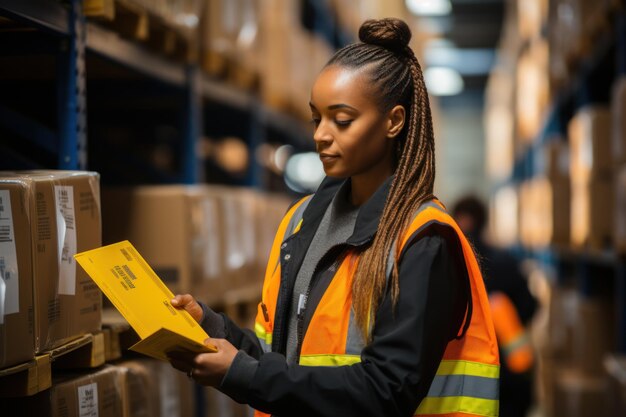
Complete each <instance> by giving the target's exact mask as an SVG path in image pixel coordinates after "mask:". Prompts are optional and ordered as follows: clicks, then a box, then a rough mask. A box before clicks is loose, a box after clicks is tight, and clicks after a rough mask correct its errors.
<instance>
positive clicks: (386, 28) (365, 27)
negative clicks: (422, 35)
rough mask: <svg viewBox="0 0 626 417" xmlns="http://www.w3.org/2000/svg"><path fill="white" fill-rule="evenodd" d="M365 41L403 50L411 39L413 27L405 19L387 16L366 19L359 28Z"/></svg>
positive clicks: (396, 50)
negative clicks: (410, 27)
mask: <svg viewBox="0 0 626 417" xmlns="http://www.w3.org/2000/svg"><path fill="white" fill-rule="evenodd" d="M359 39H360V40H361V42H363V43H368V44H371V45H378V46H382V47H383V48H386V49H389V50H391V51H394V52H403V51H404V50H405V48H406V47H407V46H409V41H410V40H411V29H409V25H407V24H406V22H404V21H403V20H400V19H394V18H385V19H378V20H372V19H370V20H366V21H365V22H363V24H362V25H361V27H360V28H359Z"/></svg>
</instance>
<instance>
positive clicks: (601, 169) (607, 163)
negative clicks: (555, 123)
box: [568, 106, 613, 183]
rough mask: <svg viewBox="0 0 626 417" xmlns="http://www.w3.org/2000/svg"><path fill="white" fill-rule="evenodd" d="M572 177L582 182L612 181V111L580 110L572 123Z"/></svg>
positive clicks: (600, 109)
mask: <svg viewBox="0 0 626 417" xmlns="http://www.w3.org/2000/svg"><path fill="white" fill-rule="evenodd" d="M568 137H569V146H570V177H571V179H572V181H573V182H576V183H580V182H584V181H588V180H590V179H604V180H608V179H610V178H611V174H612V169H613V158H612V156H611V152H612V151H611V112H610V110H609V108H608V107H605V106H587V107H584V108H582V109H580V110H579V111H578V112H577V113H576V114H575V115H574V117H572V119H571V120H570V122H569V125H568Z"/></svg>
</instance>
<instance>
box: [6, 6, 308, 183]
mask: <svg viewBox="0 0 626 417" xmlns="http://www.w3.org/2000/svg"><path fill="white" fill-rule="evenodd" d="M0 16H2V17H4V18H3V21H2V22H3V23H5V24H9V25H15V26H16V29H17V30H18V32H16V34H15V35H10V34H7V33H10V32H8V31H6V32H5V34H4V35H3V36H10V38H7V40H8V41H10V42H3V47H2V48H0V52H2V54H1V55H0V56H2V55H4V56H5V57H9V58H13V57H14V56H16V55H19V56H20V57H22V58H23V57H27V58H24V59H27V63H28V64H29V65H31V68H30V69H29V71H28V72H31V71H33V72H36V71H37V68H32V65H35V66H37V65H39V62H38V61H37V59H39V57H41V56H42V55H43V59H44V60H45V62H46V65H45V69H46V70H47V73H46V76H45V77H43V78H45V80H44V81H45V82H44V84H45V86H46V89H47V90H46V93H45V94H47V95H48V96H56V101H55V102H54V103H52V102H46V103H37V105H38V106H40V108H39V109H38V110H37V111H36V112H35V114H30V112H29V111H28V106H26V104H25V102H24V103H22V106H21V108H17V109H16V108H14V106H13V103H14V101H12V99H13V98H14V97H12V96H9V97H6V98H5V99H1V98H0V132H7V133H8V135H7V134H5V135H3V136H5V139H4V140H0V147H1V148H2V151H3V152H1V153H2V154H3V155H4V156H0V164H2V168H3V169H28V168H55V169H57V168H58V169H90V170H97V171H99V172H100V173H101V174H102V181H103V182H104V183H105V184H106V183H111V184H120V183H124V184H133V183H186V184H194V183H198V182H203V181H204V180H207V181H209V182H211V181H212V179H211V178H210V177H209V178H205V177H204V175H203V171H204V163H205V161H202V160H201V159H200V158H199V157H198V156H197V151H196V150H197V147H198V144H199V142H200V139H201V138H202V137H203V136H207V137H214V136H217V135H221V136H227V135H236V136H238V137H241V138H244V140H245V142H246V145H247V146H248V149H249V150H250V154H251V155H253V153H254V152H253V150H254V148H255V147H256V146H257V145H258V144H260V143H263V142H264V141H266V140H267V139H270V138H271V139H272V140H278V141H280V142H283V143H288V144H291V145H292V146H294V147H295V148H296V149H298V150H308V149H310V148H311V144H310V143H309V141H308V132H307V128H306V125H305V123H303V122H301V121H299V120H296V119H295V118H292V117H291V116H288V115H285V114H281V113H278V112H276V111H274V110H271V109H269V108H267V107H266V106H264V105H263V104H262V103H261V102H260V101H259V100H258V99H257V98H256V97H255V96H254V95H253V94H251V93H249V92H246V91H241V90H237V89H236V88H234V87H230V86H226V85H224V84H223V83H221V82H219V81H218V80H214V79H211V78H209V77H208V76H206V75H204V74H202V73H201V71H200V69H199V66H198V65H197V64H195V63H186V62H180V61H175V60H172V59H169V58H167V57H165V56H161V55H159V54H158V53H155V52H154V51H152V50H149V49H147V48H146V47H144V46H143V45H141V44H138V43H135V42H133V41H131V40H128V39H125V38H123V37H121V36H119V34H117V33H115V32H113V31H111V30H110V29H107V28H105V27H102V26H99V25H97V24H95V23H93V22H88V21H86V19H85V17H84V15H83V13H82V9H81V3H80V2H79V1H77V0H72V1H70V2H66V5H63V4H61V3H59V2H57V1H53V0H33V1H28V2H23V1H19V0H0ZM31 57H32V58H31ZM7 59H8V58H7ZM48 67H50V68H48ZM101 67H103V68H104V70H101V69H100V68H101ZM20 72H21V70H20V69H14V72H13V73H12V74H11V75H12V76H13V75H16V74H18V75H20ZM2 73H3V70H0V76H2V78H4V79H5V80H6V79H9V78H10V77H7V74H6V73H5V74H2ZM34 78H35V79H37V78H39V77H34ZM40 81H41V80H39V79H37V80H36V82H32V83H31V82H30V80H26V81H24V82H23V84H20V87H22V86H28V90H29V92H30V93H31V94H33V95H35V94H37V92H38V90H37V87H36V86H35V85H34V84H37V83H39V82H40ZM29 84H33V85H32V86H30V85H29ZM17 89H18V88H17V87H16V90H17ZM51 92H53V94H50V93H51ZM13 94H14V96H15V97H17V96H19V95H20V92H19V91H15V92H14V93H13ZM116 95H117V99H116V98H115V97H116ZM4 100H7V101H8V102H9V103H11V104H10V105H9V104H7V102H5V101H4ZM31 100H32V101H35V97H31ZM48 101H49V100H48ZM135 104H137V106H135V107H136V108H133V106H134V105H135ZM18 107H19V106H18ZM52 109H55V111H56V117H52V116H50V113H51V110H52ZM41 114H45V116H44V117H41ZM107 121H111V122H112V123H113V124H115V123H118V124H119V125H120V126H121V125H125V126H131V127H132V129H134V130H133V132H137V131H138V132H141V133H142V134H143V136H144V137H143V138H142V139H141V138H140V139H139V140H138V141H137V143H135V140H134V139H135V138H130V139H131V141H132V142H133V143H132V146H130V147H126V146H125V145H124V144H123V143H114V142H115V141H110V140H105V139H104V138H103V137H100V132H101V127H102V126H103V124H105V123H106V122H107ZM156 129H160V131H166V133H164V134H163V135H164V136H167V139H166V140H165V142H166V145H167V147H163V149H165V148H167V149H166V150H165V151H164V150H161V151H160V154H159V155H161V156H163V155H164V152H165V153H167V154H168V155H169V158H171V159H172V161H170V163H169V164H163V163H161V164H160V163H159V162H158V161H157V162H155V161H154V158H152V157H151V155H147V156H146V154H145V153H144V152H143V151H144V149H145V148H150V147H154V146H155V145H159V146H160V145H162V144H155V143H150V141H151V140H153V141H154V139H150V138H148V137H149V136H150V135H151V134H153V133H154V131H155V130H156ZM150 130H152V132H150ZM146 131H147V132H146ZM144 133H145V134H144ZM110 136H111V135H109V137H110ZM7 137H8V139H7ZM87 138H89V141H88V139H87ZM112 142H113V143H112ZM156 153H158V152H156ZM262 169H263V168H262V167H260V166H259V165H258V164H257V162H256V160H255V158H254V157H251V158H250V166H249V169H248V172H247V173H246V175H245V177H244V178H241V179H238V180H235V181H234V182H233V183H234V184H240V185H251V186H256V187H260V188H262V187H263V186H264V184H263V181H262V175H261V172H262Z"/></svg>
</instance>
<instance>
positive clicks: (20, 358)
mask: <svg viewBox="0 0 626 417" xmlns="http://www.w3.org/2000/svg"><path fill="white" fill-rule="evenodd" d="M28 203H29V185H28V182H25V181H22V180H20V179H17V178H15V179H10V178H7V179H3V178H0V285H2V291H3V294H2V297H3V300H2V303H1V304H0V308H1V310H2V311H0V368H7V367H10V366H12V365H17V364H19V363H22V362H27V361H28V360H30V359H33V358H34V357H35V324H34V317H33V273H32V272H33V271H32V267H33V266H32V257H31V245H32V236H31V234H30V233H17V231H18V230H20V231H27V230H29V229H30V212H29V210H28Z"/></svg>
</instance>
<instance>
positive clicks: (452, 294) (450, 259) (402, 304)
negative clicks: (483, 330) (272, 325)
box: [220, 226, 468, 417]
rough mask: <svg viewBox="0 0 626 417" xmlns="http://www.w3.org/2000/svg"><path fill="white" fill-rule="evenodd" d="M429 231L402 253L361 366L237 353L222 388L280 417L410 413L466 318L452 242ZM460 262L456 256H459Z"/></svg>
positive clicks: (462, 278) (457, 252) (463, 274)
mask: <svg viewBox="0 0 626 417" xmlns="http://www.w3.org/2000/svg"><path fill="white" fill-rule="evenodd" d="M427 230H429V231H430V232H436V233H427V234H424V235H422V236H420V237H419V238H418V239H415V241H413V242H412V243H410V246H409V247H408V248H407V249H405V253H404V255H403V257H402V259H401V262H400V265H399V285H400V297H399V299H398V302H397V305H396V308H395V309H394V310H392V306H391V302H390V299H389V296H388V294H387V295H386V296H385V297H384V299H383V301H382V303H381V305H380V307H379V309H378V311H377V313H376V324H375V327H374V329H373V334H372V336H373V338H372V342H371V343H370V344H369V345H368V346H367V347H366V348H365V349H364V350H363V351H362V354H361V362H360V363H358V364H355V365H352V366H342V367H305V366H299V365H293V366H288V365H287V364H286V361H285V358H284V356H282V355H280V354H277V353H266V354H263V355H261V356H260V359H255V358H253V357H251V356H249V355H247V354H246V353H244V352H242V351H240V352H239V353H238V355H237V356H236V358H235V361H234V362H233V364H232V366H231V368H230V369H229V371H228V373H227V374H226V376H225V377H224V380H223V381H222V384H221V387H220V390H222V391H223V392H224V393H226V394H228V395H229V396H231V397H232V398H233V399H235V400H236V401H238V402H242V403H248V404H250V405H251V406H252V407H254V408H256V409H258V410H261V411H264V412H268V413H271V414H274V415H278V416H288V415H298V416H316V417H323V416H338V415H341V416H346V417H349V416H359V417H363V416H381V415H385V416H412V415H413V414H414V412H415V410H416V409H417V406H418V405H419V403H420V402H421V400H422V399H423V398H424V397H425V396H426V393H427V392H428V388H429V386H430V384H431V382H432V380H433V378H434V375H435V372H436V370H437V367H438V365H439V362H440V361H441V358H442V357H443V353H444V350H445V348H446V345H447V343H448V341H449V340H450V339H451V338H453V337H454V336H456V333H457V331H458V329H459V328H460V326H461V323H462V321H463V317H464V315H465V305H466V301H467V291H466V289H467V279H468V278H467V271H466V269H465V267H464V266H463V267H462V268H461V267H460V266H459V265H464V263H462V264H460V263H459V261H462V254H461V249H460V245H459V244H458V238H457V237H456V235H455V239H456V243H455V241H454V240H452V241H451V240H450V239H447V238H445V237H444V236H443V235H442V234H441V233H438V232H437V231H436V230H434V228H433V226H430V227H428V229H427ZM459 257H460V258H459Z"/></svg>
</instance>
